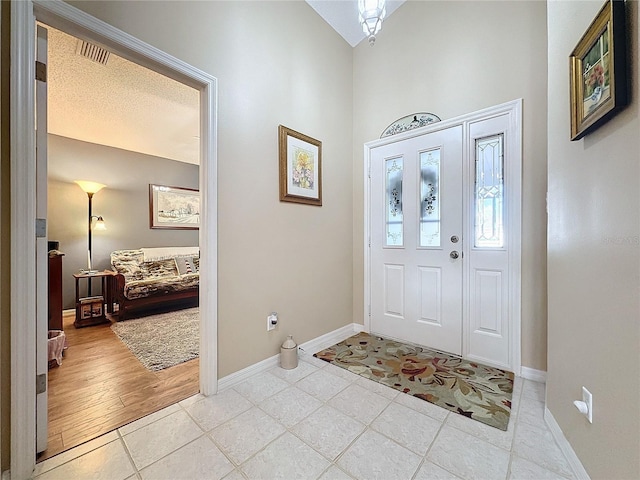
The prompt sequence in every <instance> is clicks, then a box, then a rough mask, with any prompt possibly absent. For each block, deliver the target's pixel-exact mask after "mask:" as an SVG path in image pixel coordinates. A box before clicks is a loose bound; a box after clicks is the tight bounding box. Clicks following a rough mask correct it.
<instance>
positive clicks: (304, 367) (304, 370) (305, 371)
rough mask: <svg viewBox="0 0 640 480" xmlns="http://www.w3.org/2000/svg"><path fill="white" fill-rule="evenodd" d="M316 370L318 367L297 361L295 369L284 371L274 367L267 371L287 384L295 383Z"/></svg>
mask: <svg viewBox="0 0 640 480" xmlns="http://www.w3.org/2000/svg"><path fill="white" fill-rule="evenodd" d="M317 370H318V367H314V366H313V365H311V364H310V363H308V362H301V361H298V366H297V367H296V368H292V369H290V370H285V369H284V368H281V367H276V368H273V369H271V370H269V372H270V373H272V374H274V375H275V376H276V377H278V378H281V379H283V380H286V381H287V382H289V383H296V382H297V381H299V380H302V379H303V378H304V377H306V376H307V375H311V374H312V373H313V372H315V371H317Z"/></svg>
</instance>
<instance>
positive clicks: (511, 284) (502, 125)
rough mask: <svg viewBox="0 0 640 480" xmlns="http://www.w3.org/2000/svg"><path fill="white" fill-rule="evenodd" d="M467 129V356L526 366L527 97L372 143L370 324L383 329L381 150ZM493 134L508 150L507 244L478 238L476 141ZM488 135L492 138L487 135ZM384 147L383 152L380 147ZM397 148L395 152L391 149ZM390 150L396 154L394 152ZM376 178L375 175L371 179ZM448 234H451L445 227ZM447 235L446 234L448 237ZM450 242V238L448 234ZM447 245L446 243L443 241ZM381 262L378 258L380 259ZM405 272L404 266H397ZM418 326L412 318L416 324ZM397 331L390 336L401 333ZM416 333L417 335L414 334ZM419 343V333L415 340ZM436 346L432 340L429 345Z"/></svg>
mask: <svg viewBox="0 0 640 480" xmlns="http://www.w3.org/2000/svg"><path fill="white" fill-rule="evenodd" d="M458 125H459V126H461V128H462V130H463V159H462V162H463V168H462V178H463V192H462V204H463V206H464V208H463V209H462V222H463V232H462V242H461V253H463V254H464V258H463V261H462V295H461V302H462V316H461V319H460V321H461V327H462V335H461V342H462V356H463V357H464V358H468V359H471V360H477V361H480V362H483V363H486V364H488V365H492V366H496V367H499V368H506V369H509V370H511V371H513V372H515V373H516V374H520V371H521V352H520V332H521V325H520V322H521V312H520V306H521V245H520V242H521V204H522V201H521V189H522V186H521V185H522V178H521V177H522V100H521V99H520V100H515V101H512V102H508V103H505V104H502V105H497V106H495V107H491V108H487V109H484V110H481V111H478V112H474V113H471V114H468V115H463V116H460V117H457V118H454V119H451V120H446V121H443V122H439V123H437V124H433V125H430V126H427V127H423V128H421V129H416V130H412V131H409V132H405V133H402V134H398V135H395V136H394V137H387V138H384V139H381V140H375V141H372V142H369V143H367V144H365V146H364V156H365V179H364V181H365V189H364V190H365V198H364V203H365V237H364V238H365V246H364V247H365V248H364V256H365V258H364V269H365V272H364V279H365V291H364V315H363V316H364V326H365V331H370V332H374V333H382V332H379V331H378V330H377V329H376V327H377V325H376V323H375V321H374V320H373V319H372V316H371V315H372V312H373V311H374V310H375V307H374V304H375V303H376V302H378V303H380V300H377V299H376V298H374V294H373V288H374V281H378V280H376V279H374V276H375V275H376V273H374V266H373V262H374V260H375V259H374V255H375V254H374V252H373V250H372V249H371V250H370V248H369V245H372V246H373V245H374V244H375V240H374V239H373V237H374V235H375V229H376V227H375V225H374V222H375V221H376V220H375V219H374V215H373V210H374V208H375V207H374V203H375V201H376V200H375V195H377V194H379V192H378V193H374V185H373V182H374V178H373V177H374V175H372V174H371V170H370V169H372V168H374V166H373V165H372V163H371V162H372V159H373V155H374V153H373V152H374V151H375V150H378V149H380V148H381V147H385V146H387V145H390V144H392V143H399V142H405V141H411V139H413V138H416V137H420V136H428V135H431V134H433V133H434V132H440V131H443V130H447V129H449V128H451V127H454V126H458ZM488 136H499V137H500V138H501V139H502V146H503V152H504V193H505V199H506V200H505V203H504V242H503V245H502V246H500V247H490V248H487V247H486V246H485V247H482V246H478V245H476V240H475V232H474V226H475V223H476V222H475V200H474V199H475V178H474V174H475V156H476V140H482V139H486V137H488ZM482 141H485V140H482ZM380 151H382V150H380ZM389 151H392V150H389ZM387 153H388V152H387ZM370 177H372V178H370ZM443 233H444V232H443ZM442 237H444V235H443V236H442ZM442 240H443V241H446V240H449V239H447V238H442ZM443 245H444V243H443ZM375 261H378V260H375ZM396 273H397V272H396ZM408 324H410V322H408ZM393 333H394V332H390V333H389V334H387V336H390V337H392V338H398V335H395V336H394V335H393ZM410 338H414V337H410ZM409 341H412V342H413V343H420V342H417V341H416V340H415V339H413V340H409ZM426 345H427V346H429V343H426Z"/></svg>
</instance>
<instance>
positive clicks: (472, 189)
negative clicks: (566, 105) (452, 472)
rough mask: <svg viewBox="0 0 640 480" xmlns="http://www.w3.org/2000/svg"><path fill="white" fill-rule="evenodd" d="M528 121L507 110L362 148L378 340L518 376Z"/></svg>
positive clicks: (516, 109)
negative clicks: (524, 136) (442, 353)
mask: <svg viewBox="0 0 640 480" xmlns="http://www.w3.org/2000/svg"><path fill="white" fill-rule="evenodd" d="M521 115H522V113H521V102H520V101H516V102H510V103H507V104H504V105H498V106H496V107H492V108H489V109H486V110H483V111H481V112H476V113H471V114H468V115H464V116H462V117H459V118H456V119H452V120H449V121H446V122H442V123H440V124H435V125H432V126H429V127H424V128H422V129H420V130H416V131H413V132H408V133H405V134H400V135H398V136H397V139H394V138H385V139H382V140H376V141H374V142H370V143H368V144H367V145H366V146H365V152H366V153H365V156H366V159H365V160H366V161H367V162H368V164H367V165H368V172H369V175H368V176H369V178H368V182H369V184H368V189H367V192H368V193H367V195H368V196H367V198H366V203H367V205H368V214H369V215H368V219H367V221H366V225H367V229H368V230H367V232H366V233H367V238H368V247H369V249H368V252H367V257H368V262H367V263H366V268H367V271H368V276H367V272H365V278H368V282H369V283H368V285H369V291H368V292H366V291H365V296H366V299H367V302H368V303H365V308H367V310H368V311H367V312H366V315H368V329H369V330H370V331H371V332H372V333H375V334H379V335H381V336H384V337H388V338H394V339H398V340H403V341H407V342H410V343H414V344H418V345H424V346H426V347H431V348H434V349H436V350H441V351H445V352H449V353H453V354H456V355H461V356H463V357H464V358H467V359H469V360H473V361H478V362H482V363H485V364H488V365H492V366H496V367H499V368H507V369H512V370H513V371H516V372H519V368H520V317H521V313H520V298H521V278H520V275H521V272H520V258H521V246H520V241H521V238H520V231H521V188H522V181H521V175H522V153H521V145H522V129H521ZM366 327H367V318H365V329H366Z"/></svg>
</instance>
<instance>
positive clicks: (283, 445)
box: [241, 432, 329, 480]
mask: <svg viewBox="0 0 640 480" xmlns="http://www.w3.org/2000/svg"><path fill="white" fill-rule="evenodd" d="M328 466H329V462H328V461H327V460H326V459H325V458H324V457H323V456H322V455H320V454H319V453H318V452H316V451H315V450H313V449H312V448H311V447H309V446H308V445H306V444H305V443H304V442H302V441H301V440H300V439H298V438H296V437H294V436H293V435H291V434H290V433H288V432H287V433H285V434H284V435H282V436H281V437H279V438H278V439H277V440H275V441H274V442H272V443H271V444H269V446H267V448H265V449H264V450H262V451H261V452H259V453H258V454H257V455H256V456H254V457H253V458H251V459H250V460H248V461H247V462H246V463H244V464H243V465H242V467H241V468H242V471H243V472H244V473H245V475H246V476H247V478H249V479H273V480H276V479H282V480H289V479H293V478H312V479H315V478H318V477H319V476H320V474H321V473H322V472H324V470H326V468H327V467H328Z"/></svg>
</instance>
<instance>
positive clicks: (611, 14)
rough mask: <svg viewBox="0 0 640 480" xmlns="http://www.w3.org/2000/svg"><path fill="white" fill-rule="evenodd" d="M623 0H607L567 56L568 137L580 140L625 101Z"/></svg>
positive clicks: (609, 116) (625, 102)
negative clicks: (569, 107)
mask: <svg viewBox="0 0 640 480" xmlns="http://www.w3.org/2000/svg"><path fill="white" fill-rule="evenodd" d="M625 17H626V16H625V5H624V1H623V0H608V1H607V2H606V3H605V4H604V6H603V7H602V9H601V10H600V12H599V13H598V15H597V16H596V18H595V19H594V20H593V22H591V25H590V26H589V28H588V29H587V31H586V32H585V33H584V35H583V36H582V38H581V39H580V41H579V42H578V45H576V48H575V49H574V50H573V52H571V55H570V56H569V68H570V102H571V140H579V139H581V138H582V137H584V136H585V135H586V134H588V133H590V132H592V131H594V130H595V129H596V128H598V127H599V126H600V125H602V124H603V123H605V122H606V121H608V120H609V119H610V118H611V117H613V116H614V115H615V114H616V113H617V112H618V111H619V110H620V109H621V108H622V107H624V106H625V105H626V104H627V72H626V70H627V59H626V56H627V53H626V52H627V49H626V36H625V23H626V20H625Z"/></svg>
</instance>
